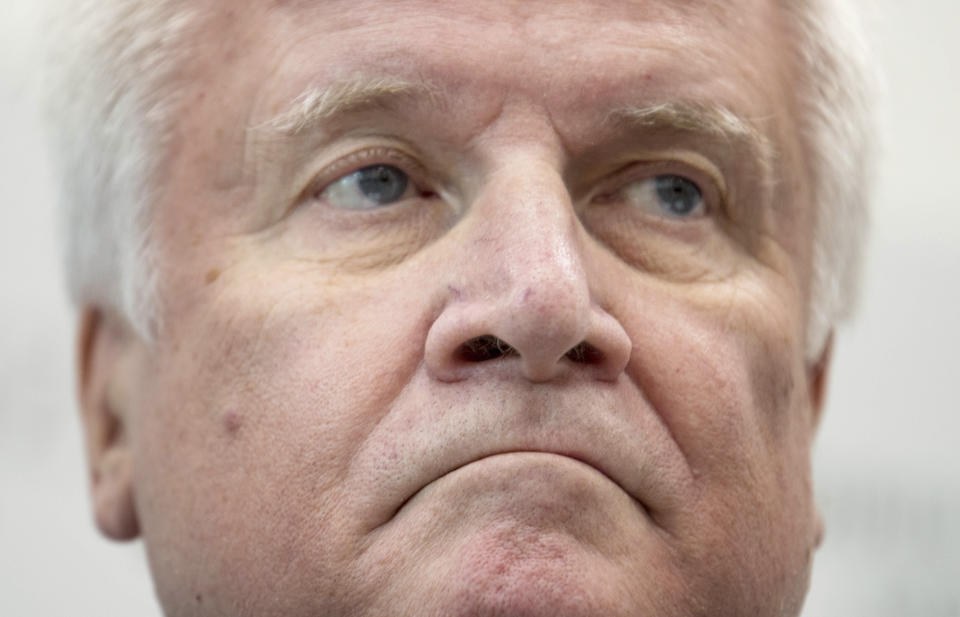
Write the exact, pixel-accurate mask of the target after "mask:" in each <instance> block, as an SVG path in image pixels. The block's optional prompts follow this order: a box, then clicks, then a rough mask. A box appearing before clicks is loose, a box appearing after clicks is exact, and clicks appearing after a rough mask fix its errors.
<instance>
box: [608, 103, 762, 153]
mask: <svg viewBox="0 0 960 617" xmlns="http://www.w3.org/2000/svg"><path fill="white" fill-rule="evenodd" d="M607 120H608V122H614V123H616V124H629V125H634V126H641V127H644V128H661V129H672V130H676V131H683V132H691V133H701V134H706V135H710V136H712V137H717V138H721V139H726V140H729V141H737V142H739V141H747V140H749V141H754V142H757V143H763V142H766V141H767V140H766V138H765V137H764V136H763V134H762V133H760V131H759V130H757V128H756V127H755V126H754V125H753V124H752V123H751V122H750V121H748V120H747V119H745V118H743V117H741V116H738V115H737V114H735V113H734V112H733V111H731V110H730V109H728V108H727V107H724V106H723V105H717V104H712V103H701V102H688V101H671V102H666V103H656V104H653V105H644V106H639V105H638V106H627V107H621V108H619V109H616V110H614V111H612V112H611V113H610V114H609V115H608V117H607Z"/></svg>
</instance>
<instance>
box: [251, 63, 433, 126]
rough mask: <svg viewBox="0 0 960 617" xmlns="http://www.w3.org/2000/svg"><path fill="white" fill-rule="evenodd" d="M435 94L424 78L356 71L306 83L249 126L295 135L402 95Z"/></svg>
mask: <svg viewBox="0 0 960 617" xmlns="http://www.w3.org/2000/svg"><path fill="white" fill-rule="evenodd" d="M436 94H437V93H436V88H434V87H433V86H431V85H429V84H427V83H426V82H424V81H411V80H408V79H404V78H401V77H398V76H395V75H368V74H363V73H356V74H353V75H351V76H349V77H347V78H343V79H338V80H336V81H333V82H331V83H328V84H323V85H317V84H311V85H309V86H308V87H307V88H306V89H305V90H304V91H303V92H301V93H300V94H299V95H297V96H296V97H294V99H293V101H292V102H291V103H289V104H287V105H286V106H285V107H284V108H282V111H280V113H279V114H277V115H276V116H274V117H272V118H270V119H269V120H266V121H265V122H262V123H260V124H258V125H256V126H254V127H252V130H254V131H255V132H262V131H265V132H269V133H279V134H281V135H299V134H301V133H304V132H307V131H309V130H311V129H314V128H316V127H318V126H321V125H323V124H324V123H325V122H329V121H330V120H331V119H333V118H335V117H337V116H342V115H347V114H349V113H351V112H358V111H364V110H368V109H385V108H389V107H391V106H392V105H394V104H396V103H397V102H398V101H399V100H400V99H404V98H411V97H413V98H415V97H418V96H419V97H422V98H427V99H430V100H431V101H435V100H436Z"/></svg>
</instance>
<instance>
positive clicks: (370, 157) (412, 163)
mask: <svg viewBox="0 0 960 617" xmlns="http://www.w3.org/2000/svg"><path fill="white" fill-rule="evenodd" d="M372 165H391V166H393V167H396V168H397V169H400V170H401V171H403V172H404V173H405V174H407V176H408V177H409V178H410V183H411V184H412V185H413V186H414V187H415V188H416V189H417V190H418V191H423V190H424V189H423V186H424V181H423V178H424V177H425V176H426V169H425V168H424V166H423V165H422V164H420V163H419V162H418V161H417V160H416V159H415V158H414V157H413V156H411V155H409V154H407V153H406V152H403V151H402V150H399V149H397V148H395V147H390V146H372V147H368V148H361V149H359V150H355V151H353V152H351V153H350V154H347V155H345V156H342V157H339V158H338V159H337V160H335V161H334V162H333V163H330V164H329V165H327V166H325V167H324V168H323V169H322V170H321V171H320V172H319V173H317V174H315V175H314V176H313V179H312V180H311V181H310V182H309V183H308V184H307V187H306V189H305V190H304V191H303V194H302V196H301V199H300V200H299V201H304V200H308V199H315V198H316V197H317V196H318V195H319V194H320V193H322V192H323V191H324V190H325V189H326V188H327V187H328V186H330V185H331V184H333V183H334V182H336V181H337V180H339V179H341V178H344V177H346V176H349V175H350V174H352V173H355V172H357V171H359V170H361V169H363V168H364V167H370V166H372Z"/></svg>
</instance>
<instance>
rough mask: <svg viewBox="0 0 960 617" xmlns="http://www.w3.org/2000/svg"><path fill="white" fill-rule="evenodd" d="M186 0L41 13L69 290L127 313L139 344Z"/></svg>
mask: <svg viewBox="0 0 960 617" xmlns="http://www.w3.org/2000/svg"><path fill="white" fill-rule="evenodd" d="M187 4H188V3H183V2H177V1H174V2H171V1H170V0H154V1H151V2H138V1H121V0H66V3H65V4H64V3H58V4H56V6H55V12H54V13H53V14H52V15H51V18H52V20H51V32H52V37H51V38H52V39H53V41H54V44H53V45H52V46H51V54H50V58H49V61H48V66H49V69H50V74H49V75H48V79H47V84H46V95H47V96H46V98H47V101H48V109H47V112H48V114H49V116H50V122H51V124H52V125H53V126H54V128H55V131H54V135H53V137H54V140H53V144H52V146H53V150H54V155H55V157H54V158H55V162H56V163H57V164H58V165H59V172H60V174H59V175H60V182H61V186H60V188H61V194H60V202H61V210H62V215H61V225H62V226H63V229H62V232H63V235H64V246H65V253H64V258H65V259H64V261H65V266H66V274H67V280H68V285H69V290H70V294H71V296H72V299H73V301H74V303H75V304H76V305H77V306H85V305H95V306H98V307H100V308H102V309H104V310H111V311H114V312H117V313H119V314H120V315H122V316H124V317H126V319H127V321H128V322H129V323H130V325H131V326H132V327H133V328H134V329H135V330H136V331H137V333H138V334H139V335H140V336H141V337H143V338H144V339H145V340H151V339H152V338H153V336H154V334H155V329H156V326H157V319H156V302H155V301H154V300H155V298H154V295H155V294H154V290H155V271H156V269H155V268H154V259H153V251H152V245H151V235H150V222H151V212H150V209H151V205H152V202H153V196H154V194H155V190H154V181H153V180H154V177H155V176H156V175H157V174H158V171H159V169H158V166H159V162H160V161H159V158H160V157H158V156H157V153H159V152H163V148H164V146H165V143H166V141H167V137H168V135H169V133H168V128H169V127H170V122H171V119H172V117H173V114H174V113H175V110H176V107H177V101H176V100H175V97H174V94H173V93H174V92H175V88H173V87H172V81H173V79H174V75H175V72H176V69H177V66H178V63H179V60H180V55H181V54H182V53H183V51H184V50H183V49H182V44H181V42H182V40H183V39H184V36H185V33H186V32H187V29H188V27H189V26H190V25H191V24H192V23H193V19H192V17H191V15H190V14H189V13H188V12H187V11H186V10H185V8H184V6H185V5H187Z"/></svg>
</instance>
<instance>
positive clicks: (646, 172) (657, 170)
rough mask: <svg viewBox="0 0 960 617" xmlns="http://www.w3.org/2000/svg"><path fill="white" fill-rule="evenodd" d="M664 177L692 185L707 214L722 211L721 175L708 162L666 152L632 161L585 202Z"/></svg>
mask: <svg viewBox="0 0 960 617" xmlns="http://www.w3.org/2000/svg"><path fill="white" fill-rule="evenodd" d="M668 174H669V175H677V176H682V177H684V178H687V179H689V180H691V181H693V182H694V183H695V184H696V185H697V187H698V188H699V189H700V193H701V194H702V195H703V199H704V202H705V203H706V205H707V211H708V213H709V212H711V211H714V210H717V209H721V210H722V209H724V208H725V207H726V202H727V184H726V182H725V181H724V177H723V174H722V173H720V170H719V169H717V167H716V166H715V165H714V164H713V163H711V162H710V161H709V160H708V159H706V158H705V157H703V156H701V155H699V154H696V153H694V152H669V151H668V152H660V153H657V154H651V155H646V154H644V155H640V156H639V157H636V158H633V159H632V160H630V161H629V162H627V163H626V164H624V165H623V166H622V167H620V168H619V169H618V170H617V171H616V172H614V174H613V175H612V176H611V177H609V178H608V179H606V180H604V181H603V182H601V183H600V185H599V186H598V187H597V189H596V190H595V191H593V192H592V193H591V195H590V196H589V201H591V202H592V201H594V200H596V199H598V198H603V197H608V196H611V195H615V194H617V193H618V192H620V191H621V190H623V188H624V187H625V186H626V185H627V184H630V183H632V182H640V181H643V180H648V179H653V178H655V177H657V176H660V175H668Z"/></svg>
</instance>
